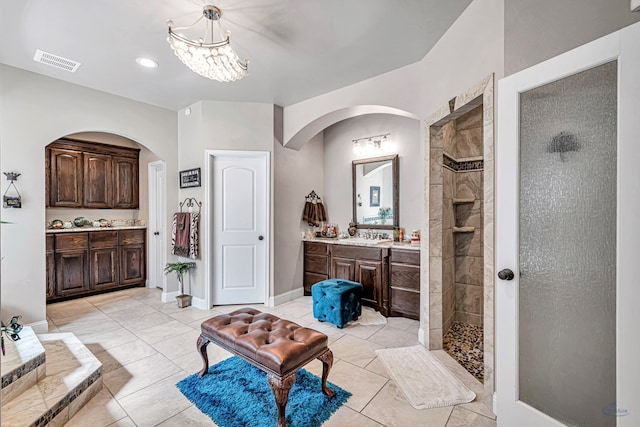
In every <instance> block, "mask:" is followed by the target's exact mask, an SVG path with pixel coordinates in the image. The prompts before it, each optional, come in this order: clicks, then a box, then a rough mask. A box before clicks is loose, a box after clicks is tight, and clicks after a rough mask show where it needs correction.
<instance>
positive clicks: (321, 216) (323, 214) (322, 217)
mask: <svg viewBox="0 0 640 427" xmlns="http://www.w3.org/2000/svg"><path fill="white" fill-rule="evenodd" d="M326 220H327V210H326V209H325V208H324V205H323V204H322V201H321V200H320V199H318V221H320V222H325V221H326Z"/></svg>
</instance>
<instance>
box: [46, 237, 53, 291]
mask: <svg viewBox="0 0 640 427" xmlns="http://www.w3.org/2000/svg"><path fill="white" fill-rule="evenodd" d="M45 257H46V261H45V263H46V277H45V280H46V286H47V288H46V292H47V299H49V298H53V297H54V296H55V295H56V254H55V242H54V239H53V235H47V237H46V250H45Z"/></svg>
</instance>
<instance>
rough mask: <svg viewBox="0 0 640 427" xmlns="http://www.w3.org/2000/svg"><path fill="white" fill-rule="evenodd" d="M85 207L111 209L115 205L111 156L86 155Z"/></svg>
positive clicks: (84, 160) (84, 159) (84, 156)
mask: <svg viewBox="0 0 640 427" xmlns="http://www.w3.org/2000/svg"><path fill="white" fill-rule="evenodd" d="M83 162H84V199H83V202H84V207H85V208H110V207H111V206H112V205H113V196H112V193H111V192H112V187H113V184H112V183H113V175H112V173H111V156H109V155H106V154H93V153H84V154H83Z"/></svg>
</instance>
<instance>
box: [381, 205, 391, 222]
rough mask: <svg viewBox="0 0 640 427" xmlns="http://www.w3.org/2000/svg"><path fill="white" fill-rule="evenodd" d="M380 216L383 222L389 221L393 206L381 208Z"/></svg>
mask: <svg viewBox="0 0 640 427" xmlns="http://www.w3.org/2000/svg"><path fill="white" fill-rule="evenodd" d="M378 216H379V217H380V219H381V220H382V223H383V224H386V223H387V218H389V217H390V216H391V208H380V209H378Z"/></svg>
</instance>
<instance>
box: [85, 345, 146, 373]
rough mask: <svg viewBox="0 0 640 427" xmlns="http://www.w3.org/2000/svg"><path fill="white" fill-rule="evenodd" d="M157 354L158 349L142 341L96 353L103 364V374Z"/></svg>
mask: <svg viewBox="0 0 640 427" xmlns="http://www.w3.org/2000/svg"><path fill="white" fill-rule="evenodd" d="M155 353H156V349H155V348H153V347H151V346H150V345H149V344H147V343H145V342H144V341H142V340H140V339H135V340H133V341H130V342H128V343H125V344H121V345H119V346H116V347H112V348H110V349H108V350H101V351H96V352H94V354H95V356H96V357H97V358H98V360H100V362H101V363H102V373H103V374H106V373H107V372H111V371H113V370H114V369H118V368H120V367H122V366H125V365H128V364H129V363H133V362H137V361H138V360H141V359H144V358H145V357H149V356H151V355H153V354H155Z"/></svg>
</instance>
